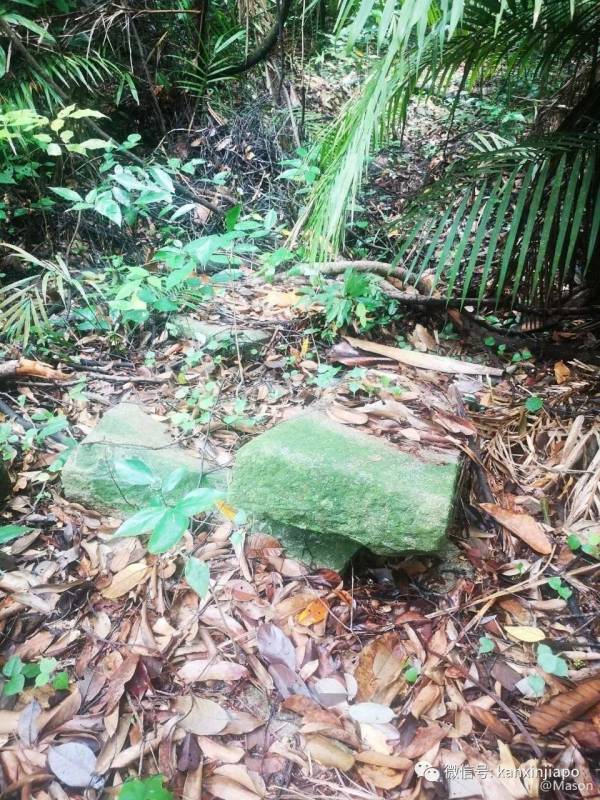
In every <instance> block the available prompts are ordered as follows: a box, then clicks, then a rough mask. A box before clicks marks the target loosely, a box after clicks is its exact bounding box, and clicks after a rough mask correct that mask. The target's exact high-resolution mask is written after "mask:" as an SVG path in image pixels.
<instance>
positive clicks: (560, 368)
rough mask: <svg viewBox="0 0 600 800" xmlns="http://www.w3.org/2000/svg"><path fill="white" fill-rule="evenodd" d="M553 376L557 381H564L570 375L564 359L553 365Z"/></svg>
mask: <svg viewBox="0 0 600 800" xmlns="http://www.w3.org/2000/svg"><path fill="white" fill-rule="evenodd" d="M554 376H555V378H556V382H557V383H565V381H568V380H569V378H570V377H571V370H570V369H569V368H568V367H567V365H566V364H565V362H564V361H557V362H556V364H555V365H554Z"/></svg>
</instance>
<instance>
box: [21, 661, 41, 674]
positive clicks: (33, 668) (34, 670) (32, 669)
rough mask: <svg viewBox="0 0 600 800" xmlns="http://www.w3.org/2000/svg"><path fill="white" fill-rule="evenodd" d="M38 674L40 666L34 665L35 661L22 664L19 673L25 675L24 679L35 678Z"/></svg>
mask: <svg viewBox="0 0 600 800" xmlns="http://www.w3.org/2000/svg"><path fill="white" fill-rule="evenodd" d="M40 672H41V670H40V665H39V664H36V663H35V661H32V662H31V663H30V664H23V669H22V670H21V673H22V674H23V675H25V677H26V678H37V676H38V675H39V674H40Z"/></svg>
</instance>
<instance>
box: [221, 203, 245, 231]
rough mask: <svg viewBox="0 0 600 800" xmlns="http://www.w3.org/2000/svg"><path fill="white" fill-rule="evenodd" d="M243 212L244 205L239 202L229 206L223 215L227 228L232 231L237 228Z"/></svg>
mask: <svg viewBox="0 0 600 800" xmlns="http://www.w3.org/2000/svg"><path fill="white" fill-rule="evenodd" d="M241 213H242V206H241V205H240V204H239V203H238V205H236V206H233V208H229V209H228V210H227V211H226V212H225V214H224V215H223V221H224V223H225V229H226V230H228V231H232V230H233V229H234V228H235V226H236V223H237V221H238V220H239V218H240V214H241Z"/></svg>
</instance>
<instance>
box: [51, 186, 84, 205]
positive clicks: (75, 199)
mask: <svg viewBox="0 0 600 800" xmlns="http://www.w3.org/2000/svg"><path fill="white" fill-rule="evenodd" d="M50 190H51V191H52V192H54V194H57V195H58V196H59V197H62V198H63V200H70V201H71V202H72V203H82V202H83V197H82V196H81V195H80V194H78V193H77V192H75V191H74V190H73V189H67V187H66V186H51V187H50Z"/></svg>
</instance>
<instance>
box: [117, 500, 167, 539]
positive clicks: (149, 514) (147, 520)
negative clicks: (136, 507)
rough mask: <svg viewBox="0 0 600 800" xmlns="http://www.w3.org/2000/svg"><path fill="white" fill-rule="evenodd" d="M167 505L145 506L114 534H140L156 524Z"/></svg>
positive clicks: (151, 528)
mask: <svg viewBox="0 0 600 800" xmlns="http://www.w3.org/2000/svg"><path fill="white" fill-rule="evenodd" d="M165 510H166V509H165V506H150V507H149V508H143V509H142V510H141V511H138V512H137V514H134V515H133V517H129V519H127V520H125V522H124V523H123V524H122V525H121V527H120V528H119V529H118V530H117V531H115V533H114V536H119V537H121V536H140V534H142V533H147V532H148V531H150V530H153V528H154V527H155V526H156V524H157V523H158V522H159V521H160V519H162V517H163V515H164V513H165Z"/></svg>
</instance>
